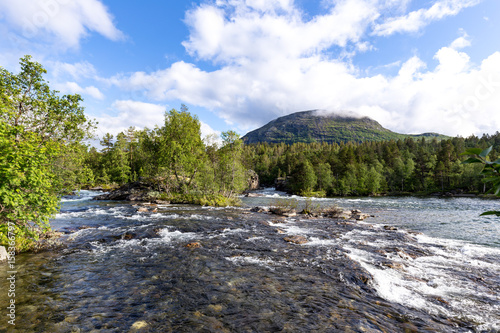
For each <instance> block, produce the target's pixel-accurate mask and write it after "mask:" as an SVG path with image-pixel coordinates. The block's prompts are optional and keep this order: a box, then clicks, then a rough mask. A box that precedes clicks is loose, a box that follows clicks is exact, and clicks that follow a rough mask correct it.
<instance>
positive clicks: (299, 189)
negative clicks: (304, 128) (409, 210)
mask: <svg viewBox="0 0 500 333" xmlns="http://www.w3.org/2000/svg"><path fill="white" fill-rule="evenodd" d="M491 144H500V133H496V134H495V135H493V136H489V135H484V136H483V137H482V138H477V137H474V136H471V137H469V138H453V139H448V140H441V141H438V140H437V139H435V140H427V139H424V138H421V139H420V140H418V141H416V140H414V139H412V138H406V139H404V140H397V141H394V140H391V141H385V142H363V143H346V144H340V145H338V144H327V143H315V142H314V143H307V144H306V143H295V144H291V145H286V144H283V143H280V144H268V143H260V144H253V145H245V147H244V151H243V156H244V158H245V160H244V164H245V166H246V167H247V168H252V169H253V170H255V171H256V172H257V173H258V175H259V177H260V180H261V183H262V184H263V185H265V186H273V185H274V181H275V179H277V178H278V177H282V178H281V179H286V180H287V183H288V191H289V192H290V193H293V194H299V195H305V196H317V194H314V193H315V192H318V191H324V192H326V195H328V196H337V195H340V196H346V195H379V194H400V193H401V194H410V193H415V194H424V195H425V194H430V193H436V192H439V193H443V194H444V193H447V192H453V191H455V192H457V193H461V192H467V193H481V192H486V191H487V190H489V189H490V188H491V186H492V184H493V183H492V182H487V183H484V184H483V183H481V180H480V179H478V178H477V177H475V174H476V173H477V172H479V171H480V169H479V167H480V165H476V164H462V163H461V162H462V160H463V159H464V158H463V157H462V156H461V155H460V153H462V152H463V151H465V150H466V149H468V148H470V147H472V146H477V145H480V146H482V147H487V146H488V145H491ZM478 154H479V152H478ZM489 156H498V151H496V150H495V149H493V150H491V152H490V155H489ZM311 167H312V170H311ZM314 179H316V181H314Z"/></svg>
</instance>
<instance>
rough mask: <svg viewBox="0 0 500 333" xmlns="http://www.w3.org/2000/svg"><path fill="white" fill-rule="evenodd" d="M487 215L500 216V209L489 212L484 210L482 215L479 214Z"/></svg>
mask: <svg viewBox="0 0 500 333" xmlns="http://www.w3.org/2000/svg"><path fill="white" fill-rule="evenodd" d="M487 215H496V216H500V211H497V210H490V211H488V212H484V213H482V214H481V215H479V216H487Z"/></svg>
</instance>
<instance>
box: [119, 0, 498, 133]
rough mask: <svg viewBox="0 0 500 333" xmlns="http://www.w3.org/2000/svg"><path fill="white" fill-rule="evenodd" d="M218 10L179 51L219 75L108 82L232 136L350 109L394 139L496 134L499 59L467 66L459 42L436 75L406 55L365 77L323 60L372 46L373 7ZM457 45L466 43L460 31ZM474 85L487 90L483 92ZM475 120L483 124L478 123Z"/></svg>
mask: <svg viewBox="0 0 500 333" xmlns="http://www.w3.org/2000/svg"><path fill="white" fill-rule="evenodd" d="M473 3H475V2H473V1H468V2H467V1H456V0H455V1H451V0H450V1H438V2H436V3H435V4H434V5H433V6H432V7H431V8H430V9H426V10H425V11H423V12H422V13H421V14H418V15H421V18H425V19H426V20H427V21H425V20H423V21H422V22H424V21H425V22H428V21H429V20H436V19H439V18H440V17H441V18H442V17H445V16H446V15H448V16H449V15H453V14H454V13H457V12H458V11H460V10H462V9H463V8H465V7H466V6H470V5H472V4H473ZM216 4H219V6H216V5H212V6H209V5H202V6H200V7H198V8H196V9H194V10H192V11H190V12H189V13H188V14H187V17H186V22H187V23H188V25H189V27H190V31H191V35H190V37H189V40H187V41H186V42H185V43H184V45H185V47H186V49H187V50H188V51H189V52H190V53H191V54H193V55H196V56H198V57H199V58H203V59H206V60H211V61H213V62H215V63H219V64H220V68H219V69H216V70H213V71H205V70H202V69H200V68H198V67H197V66H196V65H194V64H190V63H187V62H182V61H181V62H176V63H174V64H173V65H171V66H170V67H168V68H166V69H163V70H158V71H155V72H151V73H145V72H137V73H133V74H131V75H127V76H125V75H121V76H116V77H114V78H112V79H110V82H112V83H113V84H115V85H117V86H119V87H120V88H122V89H124V90H131V91H141V92H144V93H145V94H146V95H147V96H149V97H150V98H152V99H154V100H157V101H169V100H181V101H183V102H185V103H186V104H190V105H195V106H200V107H204V108H208V109H210V110H212V111H213V112H215V113H217V114H218V115H219V116H220V117H221V118H223V119H225V120H226V122H227V123H229V124H235V126H237V127H238V129H239V130H240V131H246V130H251V129H254V128H255V127H257V126H261V125H263V124H265V123H266V122H268V121H270V120H271V119H273V118H276V117H278V116H282V115H285V114H289V113H292V112H296V111H301V110H311V109H325V110H332V111H336V110H351V111H354V112H357V113H358V114H361V115H367V116H370V117H372V118H374V119H376V120H378V121H380V122H381V123H382V125H384V126H387V127H389V128H390V129H392V130H395V131H399V132H402V133H419V132H429V131H435V132H440V133H444V134H449V135H457V134H461V135H470V134H472V133H476V134H477V133H480V132H494V131H496V130H497V129H498V128H499V126H500V113H498V112H497V106H498V105H500V100H499V99H500V97H499V96H500V87H497V86H495V84H496V83H495V82H500V71H499V70H498V66H500V55H499V54H500V53H499V54H497V53H495V54H493V55H491V56H490V57H489V58H488V59H485V60H484V61H483V63H481V64H480V65H474V64H472V63H471V61H470V58H469V56H468V55H467V53H465V52H459V51H458V49H460V46H465V44H466V43H465V42H464V41H457V42H456V43H455V42H454V43H452V44H451V45H450V46H449V47H443V48H441V49H439V50H437V51H436V53H435V59H436V60H437V61H438V65H437V66H436V67H433V68H429V65H428V64H426V63H425V62H424V61H422V59H420V58H419V57H418V56H413V57H411V58H409V59H407V60H406V61H404V60H403V62H402V63H400V62H395V63H392V64H389V65H390V66H392V67H397V68H399V72H398V73H397V74H395V75H393V76H383V75H371V76H367V75H363V72H362V71H361V70H359V69H358V68H356V67H354V66H353V65H352V64H351V63H350V62H349V61H343V60H339V59H334V58H332V57H331V56H330V57H329V56H327V54H328V52H329V49H330V48H331V47H332V46H336V47H341V48H342V47H343V46H345V45H350V46H354V48H357V49H358V50H361V49H363V47H364V48H369V47H370V46H369V44H366V41H364V40H363V35H364V34H366V31H367V30H368V29H369V28H370V27H371V25H370V22H374V21H375V20H377V17H378V15H379V13H378V9H377V6H376V5H374V4H375V1H368V0H366V1H361V0H341V1H336V2H335V6H333V7H332V8H331V9H330V10H329V11H328V13H326V14H324V15H320V16H316V17H313V18H311V19H310V20H308V21H305V19H304V18H303V17H302V14H301V13H300V11H298V10H297V9H295V8H294V7H293V6H291V5H290V3H289V2H284V5H278V4H277V2H274V4H275V6H274V7H272V8H271V7H267V5H265V4H264V3H263V2H262V3H260V2H258V1H257V2H255V3H254V6H260V7H259V10H257V11H256V10H254V9H252V8H250V7H251V6H250V4H251V2H249V1H246V2H245V1H237V0H231V1H229V0H225V1H222V0H220V1H217V2H216ZM259 4H261V5H259ZM385 5H387V3H385ZM280 6H281V7H280ZM270 8H271V9H270ZM424 12H425V13H424ZM353 13H356V14H355V15H353ZM425 22H424V23H425ZM205 29H207V30H205ZM394 31H396V30H394ZM214 34H215V36H214ZM462 37H463V38H464V40H467V36H466V34H465V33H464V32H463V34H462ZM344 49H347V48H344ZM481 80H483V81H484V80H486V81H487V82H489V81H488V80H490V81H491V83H489V86H488V85H486V86H484V84H483V83H482V81H481ZM495 80H496V81H495ZM478 92H479V95H478ZM478 96H479V97H478ZM480 114H482V115H483V116H484V118H481V119H476V115H480ZM484 119H487V121H485V120H484Z"/></svg>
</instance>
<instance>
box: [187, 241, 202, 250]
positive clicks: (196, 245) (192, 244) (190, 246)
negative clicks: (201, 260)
mask: <svg viewBox="0 0 500 333" xmlns="http://www.w3.org/2000/svg"><path fill="white" fill-rule="evenodd" d="M185 247H187V248H190V249H198V248H200V247H201V244H200V243H199V242H192V243H189V244H186V245H185Z"/></svg>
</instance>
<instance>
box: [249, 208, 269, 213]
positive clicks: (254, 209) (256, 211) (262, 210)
mask: <svg viewBox="0 0 500 333" xmlns="http://www.w3.org/2000/svg"><path fill="white" fill-rule="evenodd" d="M250 211H251V212H253V213H264V212H268V210H267V209H266V208H263V207H253V208H252V209H250Z"/></svg>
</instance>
